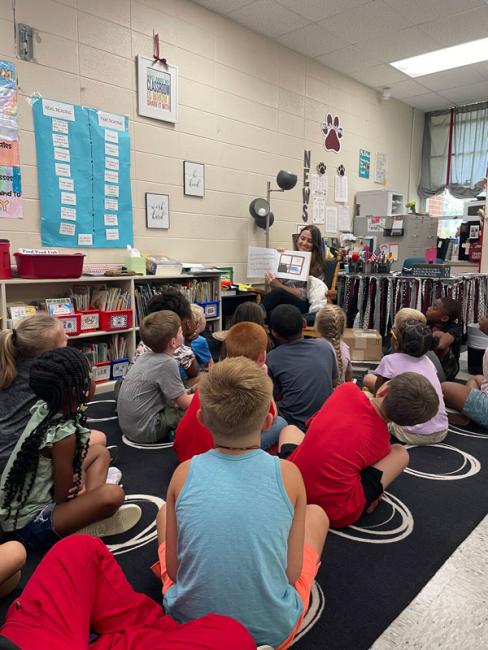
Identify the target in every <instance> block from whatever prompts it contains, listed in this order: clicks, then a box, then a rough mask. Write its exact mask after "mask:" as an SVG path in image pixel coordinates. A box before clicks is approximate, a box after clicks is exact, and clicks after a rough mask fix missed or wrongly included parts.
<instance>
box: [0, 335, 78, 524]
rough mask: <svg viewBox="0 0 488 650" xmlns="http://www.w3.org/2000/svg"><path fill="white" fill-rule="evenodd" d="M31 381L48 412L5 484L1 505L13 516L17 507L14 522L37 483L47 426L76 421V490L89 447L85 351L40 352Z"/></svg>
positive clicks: (19, 452) (74, 465)
mask: <svg viewBox="0 0 488 650" xmlns="http://www.w3.org/2000/svg"><path fill="white" fill-rule="evenodd" d="M29 384H30V387H31V389H32V390H33V392H34V393H35V395H36V396H37V397H39V399H41V400H44V402H46V407H47V414H46V417H45V418H44V420H42V422H40V423H39V424H38V425H37V427H36V428H35V429H33V430H32V432H31V433H30V434H29V435H28V436H27V438H26V439H25V440H24V442H23V444H22V446H21V448H20V449H19V451H18V453H17V457H16V459H15V461H14V463H13V465H12V467H11V468H10V471H9V473H8V477H7V480H6V482H5V485H4V493H5V496H4V499H3V504H2V507H3V508H6V509H7V517H10V515H11V512H12V509H13V508H15V509H16V515H15V525H16V524H17V516H18V513H19V510H20V509H21V508H22V506H23V505H24V503H25V501H26V499H27V497H28V496H29V494H30V491H31V490H32V486H33V485H34V480H35V476H36V471H37V466H38V464H39V455H40V448H41V446H42V444H43V443H44V439H45V435H46V432H47V431H48V429H49V428H50V427H51V426H53V425H54V424H55V425H56V426H57V425H59V424H62V423H63V422H67V421H71V422H72V423H73V424H74V425H75V436H76V450H75V455H74V458H73V474H74V475H76V477H77V478H76V481H75V488H76V489H77V491H78V489H79V487H80V484H81V466H82V463H83V460H84V458H85V456H86V452H87V450H88V442H87V443H86V444H83V443H82V442H81V429H82V428H83V427H84V426H85V423H86V416H85V415H84V412H83V411H84V409H83V408H80V407H83V405H84V404H86V398H87V394H88V389H89V387H90V365H89V363H88V360H87V358H86V357H85V355H84V354H83V353H82V352H80V350H77V349H76V348H71V347H67V348H58V349H56V350H50V351H49V352H45V353H44V354H41V356H40V357H38V358H37V359H36V360H35V361H34V362H33V364H32V366H31V370H30V381H29ZM56 416H58V417H56ZM59 416H60V417H59ZM55 417H56V420H54V418H55ZM14 501H15V502H16V503H14Z"/></svg>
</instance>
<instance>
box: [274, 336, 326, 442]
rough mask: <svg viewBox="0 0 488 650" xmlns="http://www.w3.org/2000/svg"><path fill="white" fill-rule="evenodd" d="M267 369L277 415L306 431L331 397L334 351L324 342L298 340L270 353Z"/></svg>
mask: <svg viewBox="0 0 488 650" xmlns="http://www.w3.org/2000/svg"><path fill="white" fill-rule="evenodd" d="M266 365H267V366H268V371H269V375H270V377H271V379H272V380H273V384H274V397H275V400H276V403H277V405H278V413H279V414H280V415H281V416H282V417H284V418H285V420H286V421H287V422H288V424H295V425H296V426H297V427H299V428H300V429H301V430H302V431H306V422H307V420H308V419H309V418H311V417H312V415H313V414H314V413H316V412H317V411H318V410H319V409H320V408H321V407H322V404H323V403H324V402H325V400H326V399H327V398H328V397H330V395H331V394H332V391H333V385H332V382H333V380H334V379H337V361H336V355H335V352H334V348H333V347H332V345H331V344H330V343H329V342H328V341H326V340H325V339H298V340H297V341H291V342H290V343H282V344H281V345H279V346H278V347H277V348H275V349H274V350H271V352H270V353H269V354H268V358H267V360H266Z"/></svg>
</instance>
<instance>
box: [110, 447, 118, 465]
mask: <svg viewBox="0 0 488 650" xmlns="http://www.w3.org/2000/svg"><path fill="white" fill-rule="evenodd" d="M107 449H108V452H109V454H110V464H111V465H113V464H114V463H115V462H116V460H117V458H118V456H119V448H118V447H117V445H108V446H107Z"/></svg>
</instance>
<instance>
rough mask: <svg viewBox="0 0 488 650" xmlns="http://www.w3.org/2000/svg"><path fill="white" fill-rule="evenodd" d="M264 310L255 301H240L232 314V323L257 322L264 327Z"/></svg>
mask: <svg viewBox="0 0 488 650" xmlns="http://www.w3.org/2000/svg"><path fill="white" fill-rule="evenodd" d="M265 317H266V314H265V312H264V311H263V310H262V309H261V307H260V306H259V305H257V304H256V303H255V302H251V301H247V302H241V304H240V305H238V307H237V309H236V310H235V312H234V315H233V316H232V325H237V323H243V322H248V323H257V324H258V325H262V326H263V327H264V319H265Z"/></svg>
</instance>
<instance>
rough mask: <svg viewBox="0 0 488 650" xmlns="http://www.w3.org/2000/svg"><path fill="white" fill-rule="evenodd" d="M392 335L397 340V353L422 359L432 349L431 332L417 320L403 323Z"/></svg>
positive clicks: (432, 339) (432, 338)
mask: <svg viewBox="0 0 488 650" xmlns="http://www.w3.org/2000/svg"><path fill="white" fill-rule="evenodd" d="M394 334H395V336H396V339H397V351H398V352H403V353H404V354H408V355H409V356H411V357H417V358H420V357H423V356H424V354H426V353H427V352H429V351H430V350H432V349H433V348H434V336H433V335H432V330H431V329H430V327H429V326H428V325H425V324H424V323H422V322H420V321H418V320H412V319H409V320H405V321H403V322H402V323H400V325H399V326H398V329H397V330H396V331H395V332H394Z"/></svg>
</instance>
